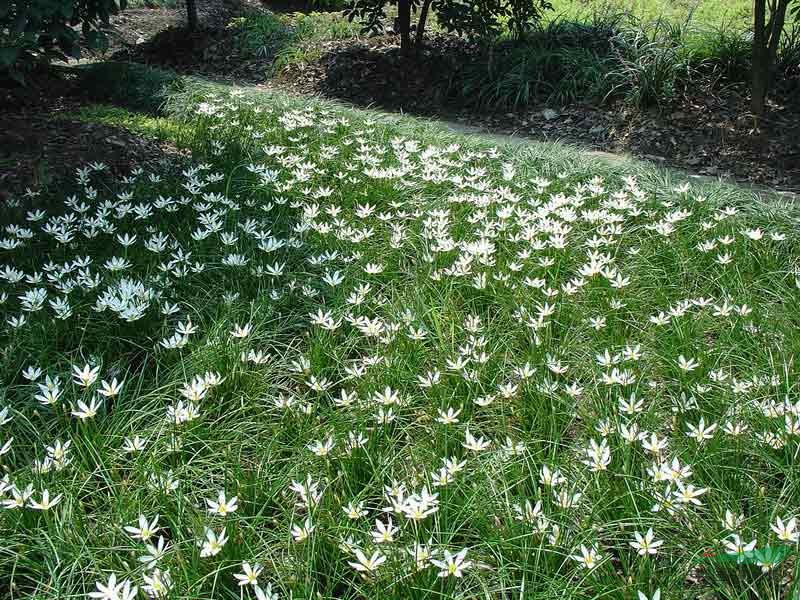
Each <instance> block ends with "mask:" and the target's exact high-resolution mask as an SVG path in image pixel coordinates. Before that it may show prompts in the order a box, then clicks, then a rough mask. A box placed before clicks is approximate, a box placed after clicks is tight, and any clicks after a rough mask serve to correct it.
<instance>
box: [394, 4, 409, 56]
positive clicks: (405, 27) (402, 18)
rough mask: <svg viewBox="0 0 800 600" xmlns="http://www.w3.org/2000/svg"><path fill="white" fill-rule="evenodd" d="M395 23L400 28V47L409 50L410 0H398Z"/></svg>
mask: <svg viewBox="0 0 800 600" xmlns="http://www.w3.org/2000/svg"><path fill="white" fill-rule="evenodd" d="M397 25H398V28H399V29H400V49H401V50H403V51H405V52H408V51H409V50H411V0H398V2H397Z"/></svg>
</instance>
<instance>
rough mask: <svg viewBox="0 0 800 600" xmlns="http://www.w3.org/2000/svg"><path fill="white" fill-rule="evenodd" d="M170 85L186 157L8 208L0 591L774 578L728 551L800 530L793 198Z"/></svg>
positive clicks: (269, 590)
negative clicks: (779, 200)
mask: <svg viewBox="0 0 800 600" xmlns="http://www.w3.org/2000/svg"><path fill="white" fill-rule="evenodd" d="M164 111H166V114H167V115H169V118H171V119H174V120H175V121H176V122H178V123H180V125H176V126H175V128H170V127H161V128H159V129H158V131H161V132H163V135H168V136H169V135H174V132H176V131H180V130H182V129H183V128H190V129H191V130H192V132H193V133H192V136H191V140H193V141H192V149H193V153H194V164H193V165H192V166H190V167H188V168H187V169H186V170H185V171H184V172H183V173H182V174H181V175H179V176H168V175H165V174H163V173H159V172H157V171H153V170H145V169H140V170H136V171H134V172H132V173H130V174H129V175H128V176H127V177H125V178H124V179H121V180H119V181H114V180H113V179H111V178H110V177H109V176H108V175H107V174H106V169H105V168H104V166H103V165H102V164H93V165H88V166H87V167H86V168H85V169H81V170H80V171H79V172H77V173H76V185H77V187H78V193H77V194H74V195H73V194H71V193H69V194H64V195H63V196H60V195H55V196H51V197H41V196H37V195H36V191H35V190H33V191H32V192H31V193H30V194H29V195H28V196H27V197H25V198H22V199H17V200H15V201H12V202H10V203H7V204H6V205H5V206H4V207H3V208H2V210H3V214H2V218H3V221H4V222H5V223H7V224H8V225H7V226H6V228H5V229H4V237H3V239H2V240H0V242H1V243H2V247H3V252H4V257H3V258H4V265H3V268H2V270H0V280H1V281H0V285H1V286H2V288H1V289H0V294H1V295H0V299H2V302H0V316H1V317H2V319H0V323H2V324H3V325H2V329H1V330H0V351H2V356H3V360H2V362H0V382H1V385H2V401H0V436H1V437H0V453H1V454H2V455H1V456H0V461H2V464H3V467H4V470H5V472H6V473H7V476H6V478H5V479H3V480H2V484H0V486H2V487H1V488H0V494H2V495H1V496H0V501H2V504H3V506H4V510H2V511H0V536H2V539H3V544H4V549H3V552H2V553H0V579H1V580H2V584H3V589H13V590H15V591H16V593H17V594H20V595H31V596H34V595H36V596H40V597H70V596H83V595H86V594H88V593H90V592H95V593H96V594H95V596H93V597H114V598H121V597H125V598H126V599H127V598H133V597H135V596H136V594H137V593H139V594H140V595H141V594H142V593H146V594H147V595H149V596H152V597H182V598H197V599H200V598H212V597H213V598H223V599H225V598H230V599H231V600H233V599H235V598H242V597H247V598H257V599H262V598H274V597H276V596H277V597H280V598H348V599H354V600H355V599H361V598H388V599H398V600H399V599H401V598H403V599H406V598H435V597H438V598H442V597H457V598H485V597H505V596H508V597H515V598H516V597H525V598H527V597H541V598H562V599H569V600H578V599H584V598H596V597H606V598H619V599H629V598H637V597H638V598H641V596H644V597H646V598H648V599H652V598H654V597H657V596H659V595H660V596H661V597H663V598H673V597H684V596H692V597H741V590H748V594H752V596H753V597H758V598H769V599H773V600H778V599H779V598H784V597H787V596H788V595H789V594H790V593H791V591H792V589H791V586H792V585H793V584H792V569H793V568H794V564H793V563H792V562H791V561H784V562H780V563H776V564H774V565H758V564H750V563H749V562H746V561H744V558H746V554H745V553H746V552H748V551H749V550H750V549H751V547H757V548H762V547H765V546H769V547H784V546H785V547H786V548H789V549H790V550H791V551H794V550H796V548H797V543H798V532H797V527H796V519H795V517H796V515H797V503H796V500H797V498H798V488H797V485H798V484H797V482H798V481H800V479H798V465H797V450H798V443H800V435H798V433H799V430H798V427H797V424H798V422H800V414H798V406H800V404H798V401H797V399H796V395H797V382H798V374H797V369H796V365H795V360H794V357H795V355H796V354H797V352H798V351H799V350H800V334H798V330H797V327H796V324H797V319H798V309H797V302H798V300H800V290H799V289H798V287H799V286H800V282H799V281H798V280H797V278H796V274H795V273H796V272H795V269H796V266H797V264H798V260H800V245H798V238H797V231H798V229H797V222H798V220H797V210H796V208H795V207H788V206H781V205H778V204H776V203H771V204H766V203H760V202H758V201H757V200H756V199H755V198H753V197H752V196H751V195H750V194H748V193H746V192H743V191H741V190H739V189H737V188H733V187H720V186H705V187H695V186H693V185H690V184H688V183H686V182H684V181H681V180H679V179H674V177H675V176H674V175H671V174H669V173H665V172H662V171H657V170H654V169H652V168H646V167H642V166H638V165H637V164H635V163H629V164H626V165H625V166H612V165H608V164H604V163H598V162H595V161H592V160H591V159H587V158H586V157H584V156H582V155H580V154H579V153H578V152H577V151H576V150H573V149H570V148H567V147H564V146H560V145H558V144H534V145H531V146H530V147H525V148H512V147H507V148H506V147H504V148H494V147H490V146H488V145H485V144H481V143H479V142H474V141H469V140H467V139H465V138H461V137H458V136H455V135H452V134H445V133H444V132H443V131H442V130H441V129H438V128H436V127H435V126H426V125H420V124H419V123H417V122H414V121H410V120H406V119H393V118H388V117H381V116H379V115H374V114H370V113H364V112H357V111H348V110H344V109H341V108H338V107H335V106H333V105H330V104H324V103H318V102H302V103H301V102H300V101H297V100H290V99H287V98H285V97H283V96H281V95H278V94H271V95H264V94H259V93H254V92H245V91H242V90H236V89H230V88H224V87H221V86H213V85H210V84H202V83H196V82H194V81H193V80H188V79H187V80H185V81H184V85H183V86H182V88H181V91H180V93H177V94H173V95H172V96H171V97H170V100H169V102H167V103H166V104H165V105H164ZM96 114H97V116H98V117H102V118H106V119H109V120H113V119H116V120H118V121H120V122H124V121H126V120H128V121H129V122H133V123H134V126H142V125H136V123H137V121H136V119H134V118H133V117H131V116H129V114H128V113H108V112H102V111H100V110H98V111H97V113H96ZM708 548H712V549H713V552H715V553H717V554H725V553H728V554H733V555H734V559H735V558H736V557H737V556H739V557H741V558H742V561H740V564H737V563H736V562H735V561H734V562H713V561H706V560H703V556H702V555H703V553H708V550H707V549H708ZM109 549H113V551H109ZM762 567H769V568H762ZM109 589H111V591H110V592H109V591H107V590H109ZM639 594H641V596H640V595H639Z"/></svg>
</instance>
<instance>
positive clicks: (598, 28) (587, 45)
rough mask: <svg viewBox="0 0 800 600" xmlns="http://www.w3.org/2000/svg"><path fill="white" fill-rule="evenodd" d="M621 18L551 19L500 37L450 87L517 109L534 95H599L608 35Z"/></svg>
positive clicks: (564, 98)
mask: <svg viewBox="0 0 800 600" xmlns="http://www.w3.org/2000/svg"><path fill="white" fill-rule="evenodd" d="M620 19H621V17H620V16H619V15H618V14H612V13H597V14H595V15H594V17H593V18H592V20H591V21H590V22H588V23H579V22H574V21H568V20H565V19H560V18H559V19H554V20H553V21H551V22H549V23H548V24H547V25H545V26H543V27H541V28H539V29H537V30H534V31H532V32H529V33H528V34H527V35H526V36H525V38H524V39H523V40H521V41H516V40H504V41H501V42H500V43H498V44H496V45H495V46H493V47H491V48H490V49H488V50H487V52H486V53H485V54H484V56H483V59H482V60H479V61H476V62H475V63H473V64H471V65H468V66H467V67H466V68H465V70H464V73H463V76H462V77H461V78H460V80H459V84H460V89H458V88H457V89H454V90H451V93H453V92H455V93H456V94H457V95H461V96H462V97H463V98H464V99H467V101H468V102H469V103H471V104H475V105H477V106H480V107H486V108H506V109H508V108H511V109H518V108H521V107H523V106H525V105H527V104H529V103H531V102H533V101H534V100H535V99H539V100H547V101H552V102H558V103H567V102H573V101H576V100H579V99H592V98H594V99H598V98H602V97H603V96H604V95H605V93H606V91H607V83H606V80H605V76H606V74H607V72H608V70H609V65H608V61H609V56H610V52H611V38H612V37H613V36H614V35H615V34H616V32H617V27H618V23H619V21H620Z"/></svg>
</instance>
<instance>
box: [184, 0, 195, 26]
mask: <svg viewBox="0 0 800 600" xmlns="http://www.w3.org/2000/svg"><path fill="white" fill-rule="evenodd" d="M186 26H187V27H188V28H189V31H197V0H186Z"/></svg>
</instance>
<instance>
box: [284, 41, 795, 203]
mask: <svg viewBox="0 0 800 600" xmlns="http://www.w3.org/2000/svg"><path fill="white" fill-rule="evenodd" d="M476 52H477V50H476V49H475V48H474V47H472V46H470V45H468V44H465V43H464V42H461V41H460V40H458V39H454V38H452V37H449V36H432V38H431V42H430V43H429V45H428V49H427V50H426V51H425V52H424V53H423V54H422V55H421V56H420V57H419V58H418V59H417V60H416V62H414V63H412V64H409V63H408V62H406V61H405V60H404V58H403V57H401V56H400V54H399V51H398V48H397V45H396V40H395V39H394V38H393V37H392V36H383V37H376V38H370V39H367V40H364V41H361V42H358V43H353V42H331V43H329V44H327V45H326V47H325V50H324V52H323V56H322V58H321V59H320V60H318V61H316V62H315V63H313V64H311V65H302V66H300V67H293V68H292V69H290V70H285V71H284V72H283V73H281V74H280V76H279V78H278V85H279V86H282V87H285V88H289V89H291V90H292V91H294V92H296V93H301V94H318V95H322V96H325V97H329V98H336V99H340V100H346V101H348V102H350V103H353V104H356V105H359V106H379V107H382V108H386V109H390V110H402V111H403V112H407V113H412V114H419V115H423V116H430V117H439V118H445V119H448V120H457V121H459V122H462V123H464V124H467V125H472V126H478V127H480V128H482V129H484V130H485V131H487V132H491V133H501V134H509V135H514V136H518V137H530V138H533V139H546V140H555V139H557V140H562V141H567V142H571V143H577V144H580V145H584V146H588V147H590V148H592V149H596V150H603V151H606V152H614V153H622V154H631V155H634V156H637V157H640V158H645V159H648V160H651V161H654V162H657V163H659V164H663V165H669V166H673V167H677V168H681V169H684V170H687V171H689V172H692V173H697V174H700V175H707V176H713V177H722V178H725V179H732V180H736V181H740V182H746V183H754V184H759V185H765V186H769V187H772V188H775V189H779V190H787V191H795V192H796V191H800V102H798V98H797V94H796V91H795V90H796V87H795V88H794V89H792V88H788V89H786V90H785V91H784V90H782V89H781V87H780V86H777V88H776V90H775V93H774V94H773V98H772V103H771V106H770V114H769V119H768V121H767V122H766V123H765V124H764V125H763V126H762V129H761V131H755V130H754V120H753V119H752V117H751V116H750V115H749V95H748V91H747V89H746V86H745V85H735V86H728V87H727V88H725V89H723V90H721V91H708V90H702V91H698V92H696V93H695V94H694V95H689V96H687V97H685V98H683V99H682V100H681V101H680V102H678V103H676V104H675V105H674V106H673V107H671V109H670V110H668V111H664V112H660V113H659V112H657V111H640V110H636V109H631V108H629V107H626V106H624V105H617V106H593V105H589V104H571V105H568V106H554V105H548V104H545V103H541V102H540V103H536V104H533V105H531V106H528V107H527V108H526V109H524V110H521V111H514V112H506V111H489V110H485V111H478V110H475V109H474V108H469V107H462V108H459V107H458V106H455V105H454V102H453V98H452V97H448V96H447V93H446V92H445V93H442V90H446V88H447V82H448V80H449V81H450V82H453V81H455V84H456V85H457V84H458V81H457V78H458V69H459V66H460V65H463V64H464V61H465V59H466V60H469V57H470V56H471V55H474V54H475V53H476Z"/></svg>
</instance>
